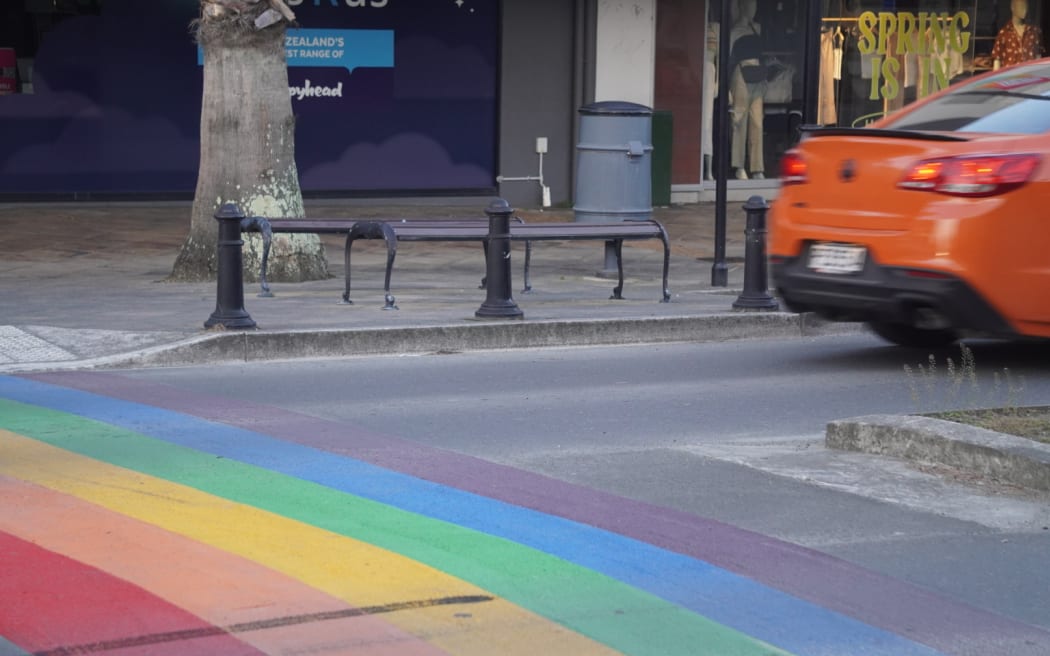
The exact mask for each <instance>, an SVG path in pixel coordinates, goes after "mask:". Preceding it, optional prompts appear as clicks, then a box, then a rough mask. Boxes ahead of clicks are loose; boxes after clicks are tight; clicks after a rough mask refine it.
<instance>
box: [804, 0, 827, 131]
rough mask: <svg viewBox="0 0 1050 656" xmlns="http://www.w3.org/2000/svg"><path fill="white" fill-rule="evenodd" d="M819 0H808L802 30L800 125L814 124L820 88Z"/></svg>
mask: <svg viewBox="0 0 1050 656" xmlns="http://www.w3.org/2000/svg"><path fill="white" fill-rule="evenodd" d="M820 14H821V1H820V0H809V2H808V3H807V4H806V23H805V26H804V28H803V30H802V34H803V35H805V36H804V38H803V43H804V44H805V45H804V46H803V48H804V50H803V66H804V69H803V73H802V125H816V123H817V105H818V102H819V100H820V99H819V97H818V93H819V89H820V25H821V20H820V19H821V18H822V16H821V15H820Z"/></svg>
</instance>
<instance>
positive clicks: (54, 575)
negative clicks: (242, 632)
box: [0, 533, 261, 656]
mask: <svg viewBox="0 0 1050 656" xmlns="http://www.w3.org/2000/svg"><path fill="white" fill-rule="evenodd" d="M0 635H3V636H4V637H5V638H7V639H8V640H10V641H11V642H13V643H14V644H16V645H18V646H19V647H20V648H22V649H25V650H26V651H30V652H34V653H37V654H40V653H52V654H55V655H56V656H57V655H59V654H74V653H76V654H89V653H92V652H104V651H109V650H113V649H120V653H121V654H122V655H128V656H130V655H132V654H150V655H151V656H152V655H157V656H167V655H169V654H170V655H171V656H194V655H197V654H200V655H201V656H210V655H214V654H223V655H224V656H225V655H226V654H245V655H247V654H260V653H261V652H259V651H257V650H255V649H254V648H252V647H250V646H248V645H246V644H244V643H243V642H241V641H240V640H238V639H237V638H235V637H233V636H231V635H229V634H228V633H226V632H224V631H222V630H221V629H217V628H216V627H215V626H213V625H211V624H208V623H207V622H204V621H203V620H201V619H200V618H198V617H196V616H194V615H191V614H190V613H187V612H186V611H184V610H182V609H180V608H178V607H176V606H173V605H172V604H170V603H168V602H166V601H164V600H163V599H160V598H158V597H156V596H154V595H152V594H150V593H149V592H147V591H145V590H143V589H141V588H138V587H136V586H134V585H131V584H129V583H127V582H125V581H122V580H121V579H118V578H115V577H113V576H110V575H109V574H106V573H105V572H102V571H100V570H97V569H94V568H92V567H88V566H85V565H83V564H81V563H79V562H77V561H75V560H72V559H70V558H67V557H65V556H62V555H60V554H56V553H54V552H51V551H47V550H46V549H42V548H40V547H38V546H36V545H34V544H31V543H29V542H26V541H25V540H21V539H19V538H17V537H14V536H12V535H10V534H8V533H0Z"/></svg>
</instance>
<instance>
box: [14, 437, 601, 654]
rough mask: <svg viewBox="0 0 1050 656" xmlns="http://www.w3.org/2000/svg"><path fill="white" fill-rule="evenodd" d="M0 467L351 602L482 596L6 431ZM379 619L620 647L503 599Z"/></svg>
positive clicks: (427, 570)
mask: <svg viewBox="0 0 1050 656" xmlns="http://www.w3.org/2000/svg"><path fill="white" fill-rule="evenodd" d="M0 473H2V474H5V475H7V476H11V477H14V478H19V479H22V480H24V481H27V482H31V483H36V484H37V485H41V486H44V487H47V488H50V489H52V490H56V491H58V492H63V493H66V494H70V495H73V496H76V497H78V498H80V499H83V500H85V501H88V502H90V503H94V504H97V505H99V506H102V507H104V508H108V509H110V510H114V511H116V512H119V513H122V514H124V515H127V516H129V517H133V518H135V519H138V520H141V521H144V522H147V523H150V524H154V525H156V526H159V527H161V528H164V529H166V530H169V531H172V532H174V533H178V534H180V535H184V536H186V537H189V538H191V539H194V540H197V541H198V542H202V543H204V544H208V545H211V546H214V547H217V548H220V549H223V550H225V551H228V552H230V553H234V554H237V555H239V556H242V557H244V558H249V559H251V560H254V561H256V562H258V563H261V564H263V565H266V566H267V567H270V568H271V569H274V570H276V571H279V572H282V573H284V574H286V575H288V576H291V577H293V578H296V579H298V580H300V581H302V582H304V583H306V584H308V585H311V586H313V587H315V588H317V589H319V590H322V591H324V592H326V593H328V594H330V595H332V596H334V597H337V598H339V599H343V600H344V601H346V602H348V603H350V604H353V605H354V606H359V607H362V606H386V605H391V604H401V603H404V602H414V601H421V600H431V599H440V598H445V597H459V596H473V595H486V594H488V593H487V592H486V591H485V590H482V589H480V588H478V587H476V586H474V585H471V584H469V583H467V582H465V581H462V580H460V579H457V578H455V577H452V576H449V575H447V574H445V573H443V572H440V571H438V570H435V569H434V568H431V567H428V566H426V565H423V564H421V563H418V562H416V561H413V560H410V559H408V558H405V557H403V556H400V555H398V554H394V553H391V552H389V551H386V550H383V549H380V548H378V547H375V546H373V545H370V544H367V543H364V542H360V541H357V540H353V539H350V538H346V537H343V536H340V535H336V534H334V533H331V532H329V531H324V530H321V529H318V528H315V527H312V526H309V525H307V524H303V523H301V522H297V521H294V520H290V519H287V518H285V517H282V516H279V515H275V514H273V513H268V512H265V511H262V510H259V509H256V508H252V507H250V506H246V505H243V504H238V503H234V502H232V501H229V500H226V499H222V498H219V497H215V496H213V495H209V494H205V493H203V492H200V491H198V490H195V489H193V488H189V487H186V486H183V485H178V484H174V483H170V482H167V481H164V480H160V479H157V478H153V477H150V476H146V475H144V474H141V473H138V472H134V471H130V470H127V469H123V468H120V467H115V466H113V465H109V464H107V463H104V462H100V461H98V460H93V459H91V458H86V457H83V456H79V455H77V454H74V453H71V452H69V451H64V450H62V449H58V448H55V447H52V446H49V445H46V444H43V443H40V442H37V441H35V440H31V439H28V438H25V437H22V436H20V435H17V434H15V433H11V432H9V431H3V430H0ZM464 557H469V554H465V555H464ZM383 618H384V619H385V620H386V621H388V622H390V623H391V624H393V625H395V626H398V627H399V628H401V629H403V630H405V631H408V632H410V633H412V634H414V635H417V636H420V637H422V638H424V639H426V640H427V641H428V642H431V643H432V644H434V645H435V646H437V647H438V648H440V649H443V650H445V651H447V652H449V653H450V654H461V655H463V656H473V655H475V654H477V655H481V656H490V655H492V654H500V655H501V656H516V655H519V654H520V655H521V656H535V654H554V653H557V654H573V655H579V656H590V655H592V654H594V655H605V654H615V653H617V652H615V651H613V650H611V649H609V648H608V647H606V646H604V645H602V644H600V643H598V642H595V641H593V640H590V639H589V638H586V637H584V636H581V635H579V634H577V633H575V632H572V631H569V630H568V629H565V628H564V627H562V626H560V625H558V624H556V623H553V622H550V621H549V620H546V619H544V618H542V617H540V616H538V615H536V614H535V613H531V612H529V611H526V610H525V609H523V608H521V607H519V606H516V605H514V604H511V603H509V602H507V601H505V600H503V599H500V598H496V599H494V600H492V601H487V602H482V603H474V604H469V605H458V606H457V605H452V606H424V607H420V608H409V609H405V610H399V611H397V612H392V613H388V614H386V615H384V617H383Z"/></svg>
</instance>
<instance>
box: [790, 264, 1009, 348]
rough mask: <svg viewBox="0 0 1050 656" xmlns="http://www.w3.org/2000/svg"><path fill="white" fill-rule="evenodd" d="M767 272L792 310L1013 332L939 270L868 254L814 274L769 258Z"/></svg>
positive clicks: (971, 293)
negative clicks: (849, 269)
mask: <svg viewBox="0 0 1050 656" xmlns="http://www.w3.org/2000/svg"><path fill="white" fill-rule="evenodd" d="M770 272H771V275H772V279H773V286H774V287H775V288H776V291H777V294H778V296H780V298H781V299H782V300H783V302H784V304H785V305H786V306H787V307H788V309H790V310H791V311H792V312H814V313H816V314H818V315H820V316H822V317H824V318H827V319H831V320H835V321H881V322H890V323H904V324H908V325H916V326H920V327H924V328H940V329H952V330H956V331H973V332H980V333H987V334H993V335H1015V334H1016V331H1015V330H1014V329H1013V328H1012V327H1011V326H1010V324H1009V323H1008V322H1007V321H1006V320H1005V319H1004V318H1003V317H1002V315H1001V314H999V313H998V312H997V311H996V310H995V309H994V308H993V307H992V306H991V305H989V304H988V302H987V301H985V300H984V298H982V297H981V296H980V294H978V293H977V292H976V291H975V290H974V289H973V288H972V287H970V285H968V284H967V283H966V282H965V281H964V280H962V279H960V278H958V277H956V276H952V275H948V274H944V273H942V272H923V271H920V270H916V269H905V268H900V267H887V266H881V265H879V264H877V263H876V262H874V261H872V260H870V259H869V261H868V262H867V263H866V264H865V265H864V269H863V270H862V271H861V272H859V273H856V274H846V275H843V274H828V273H818V272H815V271H812V270H811V269H808V268H807V267H806V266H805V261H804V260H803V258H801V257H796V258H774V259H773V262H772V263H771V267H770Z"/></svg>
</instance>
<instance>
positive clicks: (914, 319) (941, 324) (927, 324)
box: [911, 306, 952, 330]
mask: <svg viewBox="0 0 1050 656" xmlns="http://www.w3.org/2000/svg"><path fill="white" fill-rule="evenodd" d="M911 323H912V325H913V326H915V327H916V328H919V329H921V330H946V329H948V328H951V327H952V324H951V322H950V321H949V320H948V317H946V316H945V315H944V313H943V312H941V311H940V310H937V309H936V308H932V307H929V306H920V307H916V308H915V309H913V310H912V313H911Z"/></svg>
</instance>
